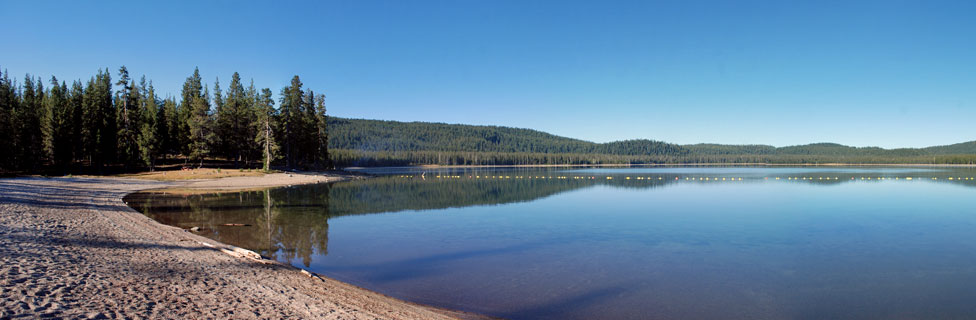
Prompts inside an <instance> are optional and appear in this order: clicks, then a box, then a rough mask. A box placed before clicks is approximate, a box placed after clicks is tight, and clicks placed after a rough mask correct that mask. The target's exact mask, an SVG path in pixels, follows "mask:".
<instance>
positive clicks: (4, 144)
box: [0, 71, 20, 172]
mask: <svg viewBox="0 0 976 320" xmlns="http://www.w3.org/2000/svg"><path fill="white" fill-rule="evenodd" d="M19 99H20V98H19V97H17V89H16V88H15V85H14V83H13V82H12V81H11V80H10V76H9V73H8V72H6V71H0V150H4V152H0V172H2V171H6V170H13V169H14V165H15V160H14V159H15V157H14V155H15V152H12V151H14V150H16V144H15V141H16V139H15V138H16V137H17V136H18V133H17V127H16V126H15V124H16V122H15V120H16V119H15V115H16V113H15V112H16V111H17V110H18V109H19V107H18V106H19V104H20V101H19Z"/></svg>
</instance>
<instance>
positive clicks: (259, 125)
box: [254, 88, 278, 171]
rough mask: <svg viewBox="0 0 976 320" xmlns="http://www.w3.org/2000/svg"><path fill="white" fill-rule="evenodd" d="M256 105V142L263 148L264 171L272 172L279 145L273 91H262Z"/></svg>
mask: <svg viewBox="0 0 976 320" xmlns="http://www.w3.org/2000/svg"><path fill="white" fill-rule="evenodd" d="M255 105H256V106H257V109H258V116H257V117H256V120H257V121H255V122H254V127H255V129H256V130H255V131H256V132H257V134H256V135H255V137H254V142H255V143H257V145H259V146H261V150H262V151H261V154H262V162H263V163H264V165H263V166H262V167H263V168H264V171H268V170H271V162H272V161H274V160H275V159H277V158H278V144H277V142H276V141H275V138H274V132H273V127H274V126H273V124H272V122H273V121H274V118H275V116H276V114H275V113H276V112H275V108H274V100H273V99H272V98H271V89H268V88H265V89H261V94H260V95H259V96H257V98H256V101H255Z"/></svg>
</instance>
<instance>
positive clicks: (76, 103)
mask: <svg viewBox="0 0 976 320" xmlns="http://www.w3.org/2000/svg"><path fill="white" fill-rule="evenodd" d="M68 103H69V104H70V105H71V107H70V109H71V124H72V125H71V133H70V134H69V136H70V138H71V139H70V144H71V148H72V150H71V164H72V165H74V164H75V163H76V162H77V161H78V160H81V159H82V157H83V156H82V155H83V152H84V150H85V149H84V144H83V143H82V139H83V136H82V126H83V125H84V123H83V122H82V121H83V119H84V109H85V89H84V87H82V85H81V80H75V81H74V82H72V83H71V94H70V95H69V96H68ZM71 169H72V168H69V170H71Z"/></svg>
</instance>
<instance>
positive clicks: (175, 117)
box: [159, 97, 183, 156]
mask: <svg viewBox="0 0 976 320" xmlns="http://www.w3.org/2000/svg"><path fill="white" fill-rule="evenodd" d="M178 105H179V104H178V103H177V102H176V99H175V98H172V97H171V98H168V99H166V101H164V102H163V112H161V113H160V114H162V115H163V117H161V118H160V120H159V121H163V119H165V121H166V124H165V128H166V134H165V135H164V136H162V137H160V143H161V144H162V148H163V149H162V155H164V156H165V155H170V154H171V155H178V154H180V127H181V126H183V124H181V123H180V117H179V114H178V113H179V108H178V107H177V106H178ZM160 130H162V129H160Z"/></svg>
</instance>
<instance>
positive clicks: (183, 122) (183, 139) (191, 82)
mask: <svg viewBox="0 0 976 320" xmlns="http://www.w3.org/2000/svg"><path fill="white" fill-rule="evenodd" d="M201 98H203V79H202V78H200V69H199V68H194V69H193V75H191V76H190V77H187V78H186V81H185V82H183V91H182V93H181V99H180V104H179V108H178V110H177V114H178V117H177V121H176V123H177V124H178V126H177V127H176V133H177V134H176V138H175V140H176V142H177V145H179V152H180V153H182V154H183V155H185V156H187V157H189V155H190V153H191V151H192V148H193V140H192V139H191V136H192V135H191V134H190V122H192V120H191V119H192V118H193V105H194V102H195V101H196V100H197V99H201Z"/></svg>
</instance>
